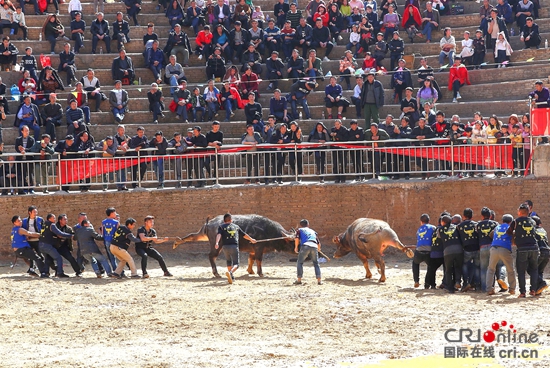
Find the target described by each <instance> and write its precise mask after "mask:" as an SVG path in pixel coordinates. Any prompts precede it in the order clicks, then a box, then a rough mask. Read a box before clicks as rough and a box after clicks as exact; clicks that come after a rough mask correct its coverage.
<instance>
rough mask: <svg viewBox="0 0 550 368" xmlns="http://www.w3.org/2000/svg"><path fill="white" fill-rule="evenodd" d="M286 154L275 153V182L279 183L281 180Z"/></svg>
mask: <svg viewBox="0 0 550 368" xmlns="http://www.w3.org/2000/svg"><path fill="white" fill-rule="evenodd" d="M285 160H286V154H284V153H283V152H278V153H277V180H279V181H281V180H283V178H282V177H281V176H282V175H283V166H285Z"/></svg>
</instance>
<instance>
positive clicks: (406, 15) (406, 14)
mask: <svg viewBox="0 0 550 368" xmlns="http://www.w3.org/2000/svg"><path fill="white" fill-rule="evenodd" d="M411 6H412V8H413V18H414V21H415V22H416V24H418V27H420V26H422V17H421V16H420V11H418V8H417V7H416V6H414V5H411V4H409V5H407V7H406V8H405V12H404V13H403V19H402V20H401V27H403V28H405V24H407V21H408V20H409V17H410V14H409V8H410V7H411Z"/></svg>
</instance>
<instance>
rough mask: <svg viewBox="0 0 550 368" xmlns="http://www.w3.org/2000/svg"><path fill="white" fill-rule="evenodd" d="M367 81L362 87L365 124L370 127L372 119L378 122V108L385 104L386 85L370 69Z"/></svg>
mask: <svg viewBox="0 0 550 368" xmlns="http://www.w3.org/2000/svg"><path fill="white" fill-rule="evenodd" d="M363 79H365V82H364V83H363V87H362V88H361V103H362V104H363V114H364V116H365V124H366V126H367V127H370V123H371V119H372V121H373V122H374V123H376V124H378V122H379V120H380V116H379V115H378V109H380V108H381V107H382V106H384V86H383V85H382V83H380V81H378V80H375V79H374V72H373V71H369V72H368V73H367V77H366V78H364V77H363Z"/></svg>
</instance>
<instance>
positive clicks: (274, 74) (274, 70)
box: [265, 51, 285, 91]
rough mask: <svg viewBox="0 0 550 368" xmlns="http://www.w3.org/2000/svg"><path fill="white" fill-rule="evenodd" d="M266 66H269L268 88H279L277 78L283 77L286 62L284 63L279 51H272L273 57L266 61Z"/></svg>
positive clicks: (269, 89)
mask: <svg viewBox="0 0 550 368" xmlns="http://www.w3.org/2000/svg"><path fill="white" fill-rule="evenodd" d="M265 66H266V68H267V79H269V86H267V90H268V91H271V90H272V89H276V88H277V86H278V84H279V83H278V82H277V79H282V78H283V70H284V68H285V64H283V61H282V60H281V59H280V58H279V53H278V52H277V51H273V52H271V57H270V58H269V59H267V61H266V62H265Z"/></svg>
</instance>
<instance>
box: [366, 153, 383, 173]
mask: <svg viewBox="0 0 550 368" xmlns="http://www.w3.org/2000/svg"><path fill="white" fill-rule="evenodd" d="M380 158H381V156H380V152H378V151H374V152H373V151H372V150H370V151H367V161H368V162H369V163H370V164H371V165H374V172H375V173H376V175H380V166H381V165H380V163H381V162H380ZM373 161H374V162H373Z"/></svg>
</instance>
